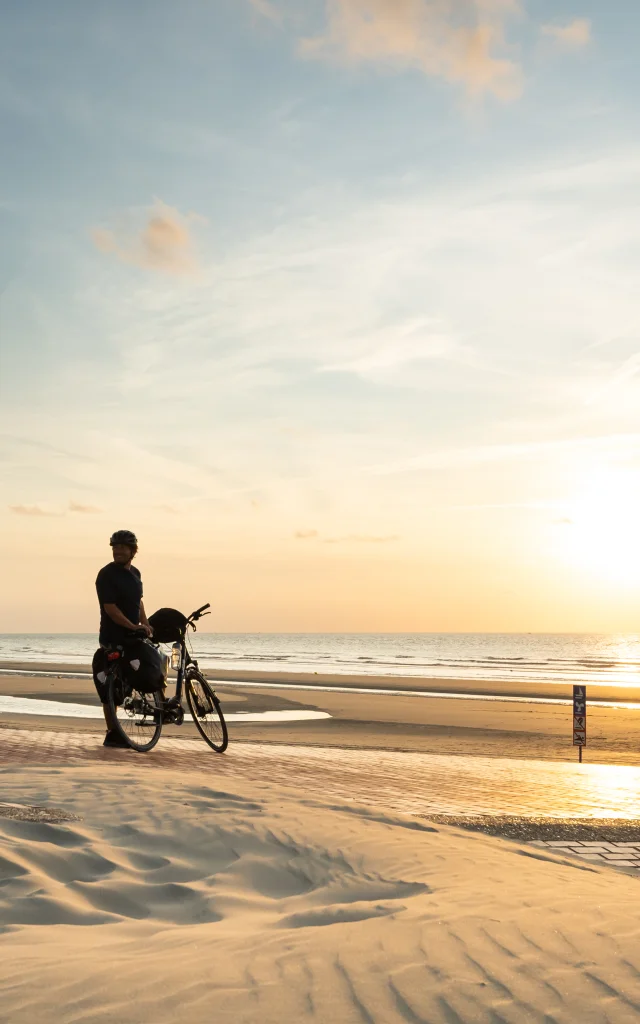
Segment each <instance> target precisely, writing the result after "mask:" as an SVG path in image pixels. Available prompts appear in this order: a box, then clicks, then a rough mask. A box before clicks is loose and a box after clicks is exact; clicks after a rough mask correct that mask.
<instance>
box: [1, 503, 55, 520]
mask: <svg viewBox="0 0 640 1024" xmlns="http://www.w3.org/2000/svg"><path fill="white" fill-rule="evenodd" d="M9 509H10V510H11V512H13V513H14V515H16V516H35V517H43V516H44V517H47V518H48V517H50V516H58V515H60V513H59V512H49V511H48V510H47V509H44V508H42V507H41V506H40V505H9Z"/></svg>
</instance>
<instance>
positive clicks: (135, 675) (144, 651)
mask: <svg viewBox="0 0 640 1024" xmlns="http://www.w3.org/2000/svg"><path fill="white" fill-rule="evenodd" d="M166 669H167V659H166V658H165V657H163V655H162V654H161V653H160V651H159V650H158V648H157V647H154V646H153V644H150V643H147V642H146V640H138V641H136V642H135V643H132V644H127V646H126V648H125V656H124V671H125V677H126V680H127V682H128V683H129V685H130V686H132V687H133V688H134V689H136V690H138V691H139V692H140V693H155V691H156V690H161V689H162V688H163V687H164V685H165V680H166Z"/></svg>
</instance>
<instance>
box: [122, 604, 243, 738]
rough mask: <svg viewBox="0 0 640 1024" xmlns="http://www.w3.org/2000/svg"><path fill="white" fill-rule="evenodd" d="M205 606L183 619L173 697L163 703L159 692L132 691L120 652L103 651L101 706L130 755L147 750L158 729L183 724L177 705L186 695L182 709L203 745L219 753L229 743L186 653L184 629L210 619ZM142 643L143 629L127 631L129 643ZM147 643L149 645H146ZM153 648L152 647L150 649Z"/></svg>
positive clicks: (212, 696) (211, 693)
mask: <svg viewBox="0 0 640 1024" xmlns="http://www.w3.org/2000/svg"><path fill="white" fill-rule="evenodd" d="M210 607H211V605H209V604H205V605H203V606H202V608H198V610H197V611H195V612H192V613H191V615H189V617H188V618H187V619H186V620H185V625H184V628H183V629H182V630H181V632H180V636H179V640H178V641H177V642H176V643H175V644H174V645H173V650H174V651H175V652H176V654H178V652H179V657H178V659H176V660H178V665H177V666H175V667H176V668H177V676H176V692H175V694H174V696H173V697H171V698H170V699H169V700H165V694H164V690H156V691H155V693H145V692H143V691H141V690H136V689H135V686H134V685H132V684H131V683H130V682H128V681H127V680H126V679H125V677H124V673H123V671H122V658H123V655H124V651H123V649H122V648H115V649H114V650H112V651H109V652H107V666H108V668H107V680H106V682H107V695H108V696H107V703H108V705H109V708H110V711H111V715H112V718H113V721H114V722H115V723H116V728H117V731H118V733H119V734H120V736H121V737H122V738H123V739H124V741H125V742H126V743H127V745H128V746H129V747H131V749H132V750H136V751H138V753H141V754H144V753H147V752H148V751H150V750H152V749H153V748H154V747H155V745H156V743H157V742H158V740H159V739H160V734H161V732H162V726H163V725H164V724H165V723H166V724H170V725H182V723H183V722H184V708H183V706H182V695H183V692H184V693H185V694H186V698H187V704H188V706H189V711H190V713H191V717H192V719H193V721H194V724H195V726H196V728H197V730H198V732H199V733H200V735H201V736H202V738H203V740H204V741H205V743H207V744H208V745H209V746H210V747H211V749H212V750H214V751H215V752H216V754H223V753H224V752H225V750H226V749H227V746H228V744H229V734H228V731H227V723H226V722H225V720H224V715H223V713H222V708H221V706H220V700H219V699H218V696H217V695H216V692H215V690H214V689H213V687H212V686H211V685H210V683H209V682H208V681H207V680H206V679H205V677H204V676H203V674H202V672H201V671H200V669H199V668H198V662H197V661H196V660H195V659H194V658H192V657H191V655H190V653H189V651H188V650H187V632H188V630H189V628H191V629H193V630H194V631H195V628H196V626H195V624H196V622H197V621H198V619H201V618H202V616H203V615H210V614H211V613H210V612H207V608H210ZM144 638H146V634H145V633H144V630H136V632H135V633H134V632H132V634H131V639H132V640H140V639H144ZM150 642H152V641H150ZM154 646H155V647H158V646H159V645H158V644H154Z"/></svg>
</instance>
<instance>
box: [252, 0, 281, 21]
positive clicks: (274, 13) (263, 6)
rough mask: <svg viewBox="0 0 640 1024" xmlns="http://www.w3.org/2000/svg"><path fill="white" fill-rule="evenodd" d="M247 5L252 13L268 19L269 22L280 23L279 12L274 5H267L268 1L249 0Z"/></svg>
mask: <svg viewBox="0 0 640 1024" xmlns="http://www.w3.org/2000/svg"><path fill="white" fill-rule="evenodd" d="M249 3H250V4H251V6H252V7H253V9H254V11H257V13H258V14H261V15H262V17H263V18H268V19H269V21H280V19H281V15H280V11H279V10H278V8H277V7H276V6H275V5H274V4H272V3H269V0H249Z"/></svg>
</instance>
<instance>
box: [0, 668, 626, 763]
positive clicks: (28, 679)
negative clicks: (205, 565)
mask: <svg viewBox="0 0 640 1024" xmlns="http://www.w3.org/2000/svg"><path fill="white" fill-rule="evenodd" d="M242 675H243V676H244V675H246V674H245V673H242ZM260 675H261V676H262V677H264V673H260ZM210 678H211V676H210ZM271 679H273V677H271ZM355 681H357V682H361V681H362V679H361V677H358V678H357V680H355ZM355 681H354V682H355ZM212 682H213V684H214V686H215V688H216V690H217V692H218V694H219V696H220V699H221V701H222V706H223V709H224V711H225V713H230V714H234V713H238V712H245V711H250V712H261V711H274V710H283V711H285V710H286V711H289V710H290V711H301V710H302V711H307V710H308V711H316V712H317V711H321V712H325V713H328V714H329V715H330V716H331V717H330V718H325V719H319V720H316V721H297V722H293V721H291V722H276V721H272V722H269V723H265V724H260V723H259V722H250V721H244V722H243V721H239V720H235V721H233V722H232V725H231V727H230V737H231V743H232V745H233V744H236V743H240V744H244V743H263V744H268V745H270V744H273V743H276V744H277V743H284V744H291V745H294V746H298V747H324V748H326V749H329V748H334V749H336V748H337V749H342V750H346V749H360V750H365V749H369V750H372V749H376V750H379V751H384V750H395V751H402V750H404V751H407V752H416V753H418V752H422V753H432V754H436V753H440V754H449V755H456V756H462V757H471V758H476V757H481V758H487V757H488V758H505V757H507V758H509V757H510V758H516V759H518V760H520V759H525V760H529V759H532V758H533V759H538V760H547V761H549V760H550V761H563V762H567V761H569V762H571V761H574V760H576V759H577V752H576V750H575V748H574V747H573V746H572V733H571V722H572V719H571V705H570V703H569V701H568V699H567V698H568V697H569V694H567V693H564V694H563V693H562V691H560V693H558V690H557V689H554V691H553V692H554V694H555V699H553V700H544V699H542V700H540V701H539V702H535V700H533V699H531V698H529V699H527V698H523V699H522V700H520V701H518V700H515V699H513V698H507V699H506V700H505V698H504V697H503V698H500V697H496V696H495V695H487V696H486V697H485V698H483V697H476V698H475V699H471V697H470V696H469V698H468V699H467V698H465V695H464V693H460V694H458V695H457V696H456V695H453V696H447V694H446V693H445V692H441V693H438V692H434V691H433V690H432V695H429V693H428V692H417V693H415V694H409V695H407V694H402V693H397V692H396V693H394V692H391V693H389V692H388V691H387V692H385V687H387V686H388V680H387V679H384V680H383V681H382V685H381V686H379V687H378V689H377V690H376V689H375V688H370V692H369V694H366V693H365V694H363V693H361V692H358V689H357V688H356V687H355V686H352V688H351V690H350V689H349V688H348V687H343V688H342V689H340V690H339V689H337V688H336V689H333V690H331V689H330V688H329V687H328V686H326V684H325V686H324V687H323V685H322V683H318V682H317V683H316V685H309V684H308V680H307V681H305V683H304V684H303V683H301V682H298V683H297V685H296V682H295V681H289V682H273V681H271V682H269V683H266V684H263V686H261V685H260V683H259V682H255V683H251V684H250V685H242V684H239V683H238V681H237V680H234V679H230V680H227V681H223V680H213V679H212ZM323 682H324V680H323ZM440 683H441V684H442V689H444V688H445V687H446V689H447V691H450V689H451V681H450V680H447V681H446V682H443V681H440ZM170 685H171V680H170ZM428 685H429V686H430V687H433V685H434V684H433V682H432V681H429V682H428ZM303 687H304V688H303ZM0 694H6V695H8V696H14V697H23V698H35V699H39V700H42V699H45V700H46V699H49V700H51V699H53V700H56V701H63V702H64V701H69V702H71V703H78V702H80V703H83V702H89V703H94V704H97V696H96V694H95V689H94V686H93V682H92V681H91V679H90V677H89V676H85V677H84V678H78V677H77V676H76V677H69V676H65V675H64V674H62V673H60V674H53V673H52V674H50V675H48V676H39V677H34V676H33V675H29V674H24V675H18V674H14V675H0ZM560 696H562V697H563V698H564V701H563V702H560V701H559V700H558V699H557V698H558V697H560ZM611 696H612V694H611V693H610V692H607V693H606V697H607V698H611ZM626 696H627V694H625V697H626ZM588 703H589V715H588V725H587V731H588V747H587V749H586V751H585V760H586V761H587V762H591V763H599V764H618V765H638V764H640V713H639V711H638V709H637V708H636V709H634V708H629V707H626V706H624V704H622V703H621V704H617V705H613V706H611V704H610V702H609V703H607V701H606V700H604V699H600V700H595V701H592V700H591V698H590V699H589V702H588ZM63 723H64V724H63ZM12 728H13V729H26V730H35V731H40V730H45V731H49V730H51V729H54V730H60V731H61V732H73V733H77V732H92V731H95V729H96V723H95V722H91V721H90V720H84V719H82V718H78V719H75V718H74V719H71V718H67V717H65V718H62V717H60V718H58V717H54V716H51V717H49V716H48V717H46V718H44V717H39V716H36V715H33V714H24V715H23V714H0V735H1V734H3V733H4V731H5V730H6V729H12ZM165 732H166V735H167V737H171V736H175V737H176V738H178V737H183V738H187V737H193V738H194V739H195V738H196V736H195V730H194V729H193V728H192V725H191V723H190V722H188V721H185V726H184V727H183V728H182V729H178V728H177V727H174V726H167V727H165Z"/></svg>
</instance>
